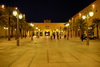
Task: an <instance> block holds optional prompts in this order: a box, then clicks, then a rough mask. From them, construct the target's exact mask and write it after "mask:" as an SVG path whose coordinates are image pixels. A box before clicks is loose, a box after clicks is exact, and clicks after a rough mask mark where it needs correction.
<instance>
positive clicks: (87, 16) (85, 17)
mask: <svg viewBox="0 0 100 67" xmlns="http://www.w3.org/2000/svg"><path fill="white" fill-rule="evenodd" d="M93 15H94V12H93V11H90V12H88V14H86V16H85V15H83V16H82V18H83V19H84V20H85V19H86V22H88V18H89V17H92V16H93ZM88 27H89V26H88V24H87V45H89V32H88V31H89V30H88Z"/></svg>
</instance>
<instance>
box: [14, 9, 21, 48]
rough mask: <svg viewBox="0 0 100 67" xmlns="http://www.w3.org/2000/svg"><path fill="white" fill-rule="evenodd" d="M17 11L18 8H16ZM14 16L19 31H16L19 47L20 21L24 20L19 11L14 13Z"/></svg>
mask: <svg viewBox="0 0 100 67" xmlns="http://www.w3.org/2000/svg"><path fill="white" fill-rule="evenodd" d="M16 9H17V8H16ZM13 15H14V16H16V18H17V29H16V34H17V36H16V38H17V39H16V40H17V46H19V19H22V14H19V11H18V10H15V11H13Z"/></svg>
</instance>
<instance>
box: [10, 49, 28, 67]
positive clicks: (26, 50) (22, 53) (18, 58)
mask: <svg viewBox="0 0 100 67" xmlns="http://www.w3.org/2000/svg"><path fill="white" fill-rule="evenodd" d="M27 51H28V50H26V51H25V52H24V53H22V54H21V55H20V56H19V57H18V58H16V59H15V60H14V61H13V62H12V63H10V64H9V65H8V67H10V66H11V65H12V64H13V63H15V62H16V61H17V60H18V59H19V58H20V57H21V56H23V55H24V54H25V53H26V52H27Z"/></svg>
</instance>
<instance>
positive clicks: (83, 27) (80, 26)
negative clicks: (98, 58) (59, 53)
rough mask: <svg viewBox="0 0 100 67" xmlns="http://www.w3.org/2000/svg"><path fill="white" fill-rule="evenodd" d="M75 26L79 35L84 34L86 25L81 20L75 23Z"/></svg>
mask: <svg viewBox="0 0 100 67" xmlns="http://www.w3.org/2000/svg"><path fill="white" fill-rule="evenodd" d="M76 24H77V25H78V27H79V29H80V35H82V34H84V31H85V30H86V25H87V23H86V22H85V21H84V20H83V19H78V20H77V21H76Z"/></svg>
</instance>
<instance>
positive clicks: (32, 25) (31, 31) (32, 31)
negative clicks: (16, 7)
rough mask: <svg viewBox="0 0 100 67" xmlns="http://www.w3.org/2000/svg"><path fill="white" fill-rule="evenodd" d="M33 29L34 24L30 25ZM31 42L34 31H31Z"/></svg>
mask: <svg viewBox="0 0 100 67" xmlns="http://www.w3.org/2000/svg"><path fill="white" fill-rule="evenodd" d="M30 25H31V26H32V27H34V24H32V23H31V24H30ZM31 41H33V29H31Z"/></svg>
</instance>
